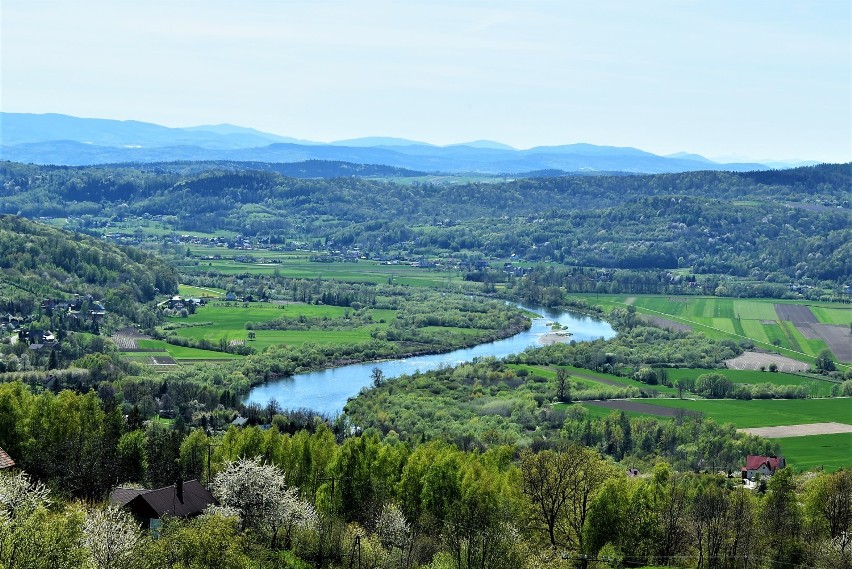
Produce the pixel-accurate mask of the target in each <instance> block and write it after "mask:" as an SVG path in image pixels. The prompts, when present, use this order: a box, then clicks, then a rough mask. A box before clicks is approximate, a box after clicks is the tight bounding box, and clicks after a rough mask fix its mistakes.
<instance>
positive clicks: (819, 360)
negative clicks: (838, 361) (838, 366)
mask: <svg viewBox="0 0 852 569" xmlns="http://www.w3.org/2000/svg"><path fill="white" fill-rule="evenodd" d="M816 368H817V369H818V370H819V371H834V369H835V366H834V355H833V354H832V353H831V350H829V349H828V348H825V349H823V350H820V352H819V354H817V357H816Z"/></svg>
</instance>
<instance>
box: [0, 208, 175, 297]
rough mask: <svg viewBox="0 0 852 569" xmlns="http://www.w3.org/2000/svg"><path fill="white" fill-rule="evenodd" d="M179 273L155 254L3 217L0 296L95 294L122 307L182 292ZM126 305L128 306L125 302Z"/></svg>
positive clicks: (24, 220) (0, 240) (0, 247)
mask: <svg viewBox="0 0 852 569" xmlns="http://www.w3.org/2000/svg"><path fill="white" fill-rule="evenodd" d="M177 284H178V280H177V274H176V273H175V270H174V269H173V268H172V267H171V266H169V265H168V264H167V263H166V262H164V261H162V260H161V259H158V258H156V257H154V256H152V255H150V254H147V253H144V252H141V251H138V250H135V249H132V248H119V247H116V246H114V245H111V244H109V243H105V242H103V241H101V240H99V239H95V238H93V237H89V236H87V235H81V234H79V233H70V232H67V231H62V230H59V229H55V228H53V227H49V226H47V225H43V224H41V223H35V222H33V221H29V220H27V219H23V218H20V217H16V216H11V215H3V216H0V300H2V301H4V302H6V303H8V302H9V301H12V300H22V299H23V300H26V301H27V302H30V303H32V302H36V303H37V302H40V301H41V300H44V299H45V298H56V297H59V298H69V297H71V296H73V295H74V294H81V295H82V294H92V295H93V296H94V297H95V298H96V299H105V300H106V301H107V308H108V309H110V310H123V311H126V310H124V309H126V308H128V306H127V305H130V304H132V303H133V302H134V301H136V302H147V301H150V300H152V299H153V298H154V295H155V291H158V292H159V293H160V294H169V293H176V292H177ZM122 305H123V306H122Z"/></svg>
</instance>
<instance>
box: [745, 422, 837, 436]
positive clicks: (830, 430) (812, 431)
mask: <svg viewBox="0 0 852 569" xmlns="http://www.w3.org/2000/svg"><path fill="white" fill-rule="evenodd" d="M737 430H738V431H740V432H743V433H748V434H750V435H758V436H760V437H766V438H767V439H780V438H784V437H807V436H809V435H834V434H837V433H852V425H845V424H843V423H811V424H809V425H786V426H783V427H757V428H751V429H737Z"/></svg>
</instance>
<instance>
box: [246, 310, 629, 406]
mask: <svg viewBox="0 0 852 569" xmlns="http://www.w3.org/2000/svg"><path fill="white" fill-rule="evenodd" d="M521 308H526V309H527V310H530V311H532V312H535V313H538V314H541V315H542V317H541V318H536V319H534V320H533V321H532V327H531V328H530V329H529V330H526V331H524V332H521V333H519V334H516V335H514V336H512V337H511V338H506V339H505V340H497V341H496V342H490V343H488V344H480V345H478V346H474V347H472V348H465V349H462V350H456V351H453V352H447V353H446V354H434V355H429V356H415V357H411V358H404V359H400V360H388V361H384V362H368V363H363V364H353V365H348V366H343V367H338V368H332V369H326V370H322V371H314V372H309V373H301V374H299V375H294V376H292V377H288V378H283V379H279V380H276V381H272V382H269V383H266V384H264V385H259V386H257V387H255V388H253V389H252V390H251V391H250V392H249V395H248V397H247V398H246V400H245V402H246V403H259V404H260V405H266V403H267V402H269V401H270V400H272V399H275V400H276V401H277V402H278V404H279V405H281V407H282V408H284V409H298V408H302V407H304V408H308V409H313V410H314V411H319V412H321V413H324V414H327V415H332V416H333V415H337V414H338V413H340V412H341V411H342V410H343V406H344V405H345V404H346V400H347V399H349V398H351V397H354V396H356V395H357V394H358V392H359V391H360V390H361V388H363V387H365V386H368V385H370V381H371V378H370V374H371V372H372V370H373V368H379V369H380V370H382V372H383V373H384V375H385V377H387V378H391V377H398V376H400V375H404V374H411V373H414V372H417V371H420V372H425V371H431V370H434V369H439V368H441V367H447V366H455V365H458V364H462V363H465V362H469V361H471V360H473V359H474V358H477V357H484V356H494V357H497V358H502V357H505V356H508V355H509V354H516V353H518V352H522V351H524V350H525V349H526V348H528V347H530V346H539V345H541V344H540V343H539V338H541V337H542V336H544V335H545V334H548V333H549V332H550V331H551V330H550V327H549V326H548V324H549V323H552V322H558V323H559V324H561V325H562V326H564V327H565V329H566V330H567V331H568V332H571V339H572V340H577V341H578V342H580V341H584V340H595V339H598V338H612V337H613V336H615V330H613V329H612V326H610V325H609V323H608V322H604V321H603V320H599V319H597V318H591V317H589V316H585V315H583V314H578V313H576V312H561V311H553V310H549V309H544V308H533V307H528V306H521Z"/></svg>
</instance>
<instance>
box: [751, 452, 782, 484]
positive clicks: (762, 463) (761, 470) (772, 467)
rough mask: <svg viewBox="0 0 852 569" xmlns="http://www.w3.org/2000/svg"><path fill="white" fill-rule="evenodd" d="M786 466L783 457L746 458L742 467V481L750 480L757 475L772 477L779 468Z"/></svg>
mask: <svg viewBox="0 0 852 569" xmlns="http://www.w3.org/2000/svg"><path fill="white" fill-rule="evenodd" d="M785 466H787V461H786V460H784V457H783V456H753V455H748V456H747V457H746V465H745V466H743V479H744V480H752V479H754V477H755V476H756V475H757V474H760V475H761V476H772V475H773V474H775V471H776V470H778V469H779V468H784V467H785Z"/></svg>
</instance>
